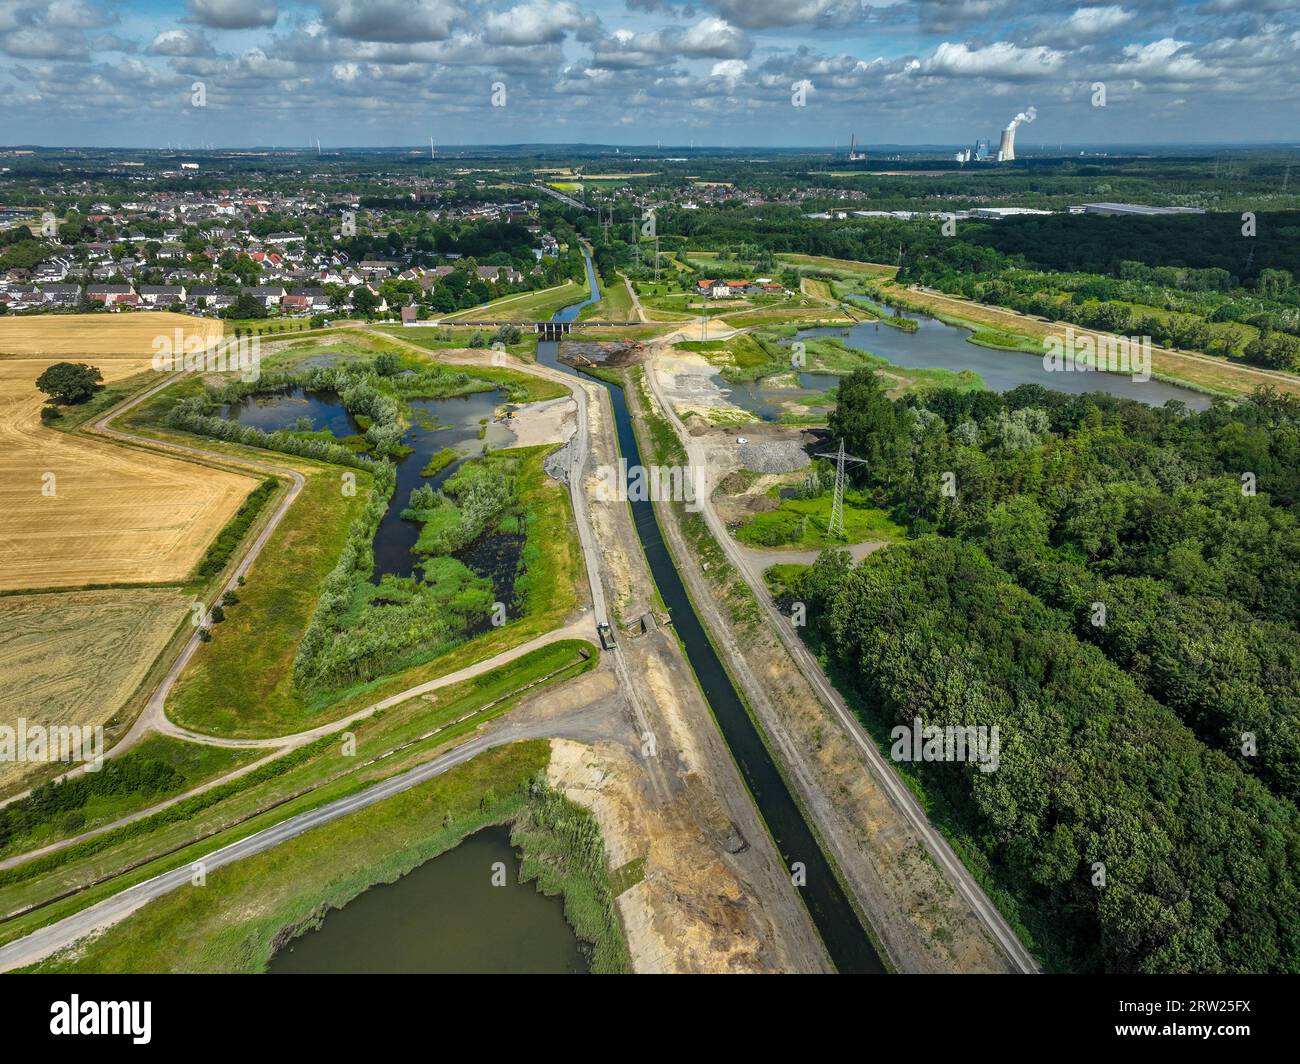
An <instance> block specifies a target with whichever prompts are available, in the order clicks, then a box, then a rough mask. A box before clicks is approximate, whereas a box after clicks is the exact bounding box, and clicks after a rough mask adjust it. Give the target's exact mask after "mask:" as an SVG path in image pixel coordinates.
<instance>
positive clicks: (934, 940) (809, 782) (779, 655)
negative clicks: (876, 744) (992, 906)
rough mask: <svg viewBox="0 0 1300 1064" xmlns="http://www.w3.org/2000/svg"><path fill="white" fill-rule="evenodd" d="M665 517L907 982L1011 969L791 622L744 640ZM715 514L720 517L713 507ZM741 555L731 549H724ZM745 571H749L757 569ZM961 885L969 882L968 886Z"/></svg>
mask: <svg viewBox="0 0 1300 1064" xmlns="http://www.w3.org/2000/svg"><path fill="white" fill-rule="evenodd" d="M657 363H658V353H656V355H655V357H654V359H653V360H652V362H651V364H649V365H648V366H647V377H648V379H650V381H651V383H652V385H655V384H657V383H658V380H662V379H663V378H655V377H654V376H653V365H654V364H657ZM629 396H631V397H632V399H633V401H634V404H635V405H636V406H637V407H640V405H641V399H640V397H639V395H637V393H636V392H635V390H629ZM666 398H667V397H665V399H666ZM675 427H676V428H677V430H678V434H679V436H680V437H681V438H682V439H683V442H684V443H685V445H686V446H687V448H688V451H689V452H690V460H691V461H692V462H693V463H698V464H701V465H703V466H705V468H706V469H708V470H709V473H710V482H711V483H710V489H711V487H712V483H715V482H716V481H715V479H714V474H717V473H720V472H721V473H725V469H723V470H719V469H718V468H716V467H715V466H713V465H711V464H710V460H709V458H708V457H707V456H706V449H705V447H704V446H703V445H702V441H701V439H699V438H696V437H693V436H691V435H690V434H689V433H687V432H685V431H684V426H681V425H680V423H679V424H678V425H677V426H675ZM706 494H707V493H706ZM658 509H659V510H660V523H661V525H662V526H663V527H664V531H665V536H666V538H667V540H668V542H669V544H670V546H671V547H672V550H673V555H674V557H675V558H676V559H677V562H678V566H679V569H680V571H681V573H682V576H683V579H684V580H685V581H686V584H687V586H688V588H689V590H690V592H691V597H692V599H693V600H694V601H695V603H696V606H697V609H699V610H700V612H701V615H702V617H703V619H704V621H705V623H706V625H707V626H708V628H709V631H710V633H711V634H712V635H713V636H714V638H715V640H716V641H717V644H718V649H719V651H720V653H721V654H722V655H723V657H724V658H725V659H726V661H727V664H728V666H729V667H730V669H731V671H732V673H733V675H734V676H735V677H736V679H737V681H738V682H739V684H740V686H741V688H742V690H743V691H744V693H745V695H746V697H747V698H748V699H749V700H750V703H751V705H752V706H753V709H754V712H755V715H756V716H757V717H758V719H759V720H760V721H761V722H762V724H763V727H764V729H765V731H766V733H767V735H768V737H769V739H770V740H771V742H772V743H773V745H774V746H775V747H776V750H777V752H778V754H779V756H780V760H781V762H782V764H783V765H784V767H785V769H786V771H787V773H788V775H789V777H790V779H791V782H792V784H793V786H794V789H795V790H796V791H797V793H798V795H799V798H800V800H801V801H802V803H803V805H804V808H805V809H807V810H808V813H809V815H810V817H811V819H812V821H813V822H814V823H815V825H816V827H817V829H818V831H819V833H820V835H821V837H822V838H823V839H824V840H825V841H826V844H827V848H828V852H829V853H830V854H831V855H832V856H833V858H834V859H835V861H836V863H837V864H838V865H839V867H840V869H841V871H842V873H843V874H844V877H845V879H846V881H847V883H848V886H849V889H850V890H851V892H852V894H853V896H854V897H855V898H856V899H857V901H858V904H859V907H860V908H861V909H862V911H864V912H865V913H866V914H867V915H868V917H869V919H870V921H871V924H872V926H873V928H874V930H875V932H876V934H877V936H878V938H879V940H880V941H881V943H882V944H883V946H884V948H885V952H886V953H887V954H888V956H889V959H890V960H891V961H892V963H893V964H894V965H895V966H896V967H897V968H898V969H900V970H901V971H904V972H1007V971H1010V970H1011V965H1010V963H1009V962H1008V959H1007V956H1006V954H1005V953H1004V951H1003V949H1002V948H1001V946H1000V944H999V943H998V942H996V941H995V939H994V937H993V935H992V934H991V932H990V929H989V927H988V926H987V924H986V922H985V921H984V920H983V919H981V918H980V917H979V916H978V915H977V911H976V908H975V906H973V905H972V903H971V901H970V893H969V892H971V891H975V892H976V894H975V898H976V902H977V903H978V902H981V901H982V904H983V905H988V902H987V899H982V898H981V895H980V892H979V888H978V887H977V886H974V885H973V881H970V877H969V873H967V872H966V871H965V869H963V868H961V867H960V866H957V867H956V868H955V869H953V870H950V871H949V872H948V874H945V872H944V871H941V870H940V867H939V865H938V864H937V863H936V859H935V857H934V856H933V852H934V849H933V847H934V845H935V843H934V842H933V840H932V839H929V838H928V837H927V836H926V835H925V834H924V833H923V832H922V831H920V830H918V828H917V827H916V824H915V823H914V822H913V820H912V819H910V818H909V817H908V816H907V815H906V814H905V813H904V811H903V810H902V809H901V808H900V807H899V804H898V802H899V796H898V794H897V793H896V791H895V789H894V788H891V787H889V786H888V785H887V783H886V782H884V781H882V777H881V776H880V774H879V772H880V770H881V769H880V766H878V765H876V764H875V763H870V764H869V763H868V760H867V758H868V756H869V752H870V751H869V749H868V748H867V747H866V746H864V745H862V743H860V742H858V741H855V736H854V735H852V734H850V732H849V730H848V728H847V726H846V725H845V723H844V720H843V719H842V718H841V717H840V716H839V715H838V714H836V713H835V712H834V711H833V709H832V707H829V706H828V705H827V703H826V702H825V701H824V699H823V697H822V696H821V694H820V693H819V692H818V691H817V690H815V689H814V688H813V686H812V685H811V684H810V682H809V680H808V679H807V678H806V677H805V675H804V673H803V672H802V670H801V668H800V666H799V665H797V664H796V662H795V661H794V660H793V659H792V657H791V656H790V652H789V650H788V648H787V647H786V646H785V645H784V643H783V641H782V640H781V639H780V638H779V637H778V634H777V632H776V630H775V629H774V628H772V627H769V624H775V623H779V622H776V621H774V620H772V619H771V618H770V616H769V617H768V618H767V619H766V620H764V621H763V622H760V623H756V624H754V625H752V626H749V627H746V628H745V629H744V630H743V631H742V630H741V629H740V628H739V627H738V626H737V625H735V624H734V623H733V621H732V620H731V618H730V614H729V613H727V611H725V610H724V609H723V608H722V607H721V606H720V605H719V601H720V599H721V597H722V596H723V595H725V594H727V593H728V592H729V591H730V590H731V589H730V588H729V587H726V586H723V585H721V584H720V583H719V581H718V577H717V574H716V573H712V574H706V573H705V572H703V570H702V569H701V568H700V566H699V564H698V562H697V561H696V560H695V557H694V553H693V552H692V551H691V550H690V549H689V547H688V546H687V544H686V542H685V540H684V538H683V536H682V534H681V530H680V528H679V526H678V519H677V515H676V513H675V511H674V510H673V509H672V508H671V507H668V506H662V505H661V506H659V507H658ZM705 515H706V517H712V516H714V515H713V511H712V509H711V507H706V514H705ZM711 530H712V531H713V532H714V535H715V537H717V536H722V537H726V532H725V530H717V529H713V528H712V525H711ZM720 542H721V540H720ZM734 546H735V545H734V542H733V541H730V540H729V539H728V540H727V543H726V544H725V545H724V548H728V547H729V548H734ZM744 563H745V564H746V566H747V567H748V561H747V560H745V562H744ZM745 578H746V579H747V581H753V583H752V584H751V587H752V588H753V589H754V590H755V593H758V594H764V601H766V595H765V593H764V592H763V591H762V586H761V582H759V581H755V580H754V574H753V573H752V572H747V573H746V574H745ZM732 579H740V577H739V576H738V575H737V576H733V577H732ZM810 667H814V668H815V665H813V666H810ZM859 727H860V726H859ZM856 738H860V736H858V737H856ZM864 742H865V743H868V744H869V743H870V740H869V739H866V740H864ZM871 749H874V748H871ZM883 771H885V772H888V771H890V770H889V769H888V767H885V768H884V769H883ZM922 815H923V814H922ZM931 830H932V829H931ZM955 879H960V880H961V886H960V887H959V886H958V885H957V884H956V883H955V882H954V880H955ZM1004 930H1005V929H1004Z"/></svg>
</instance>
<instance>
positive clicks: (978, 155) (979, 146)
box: [955, 107, 1038, 164]
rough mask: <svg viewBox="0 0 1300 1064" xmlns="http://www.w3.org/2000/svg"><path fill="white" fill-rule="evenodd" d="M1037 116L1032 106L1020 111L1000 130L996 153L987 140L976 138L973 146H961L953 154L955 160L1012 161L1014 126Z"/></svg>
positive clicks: (1030, 120)
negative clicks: (954, 154) (1000, 134)
mask: <svg viewBox="0 0 1300 1064" xmlns="http://www.w3.org/2000/svg"><path fill="white" fill-rule="evenodd" d="M1037 117H1038V111H1037V110H1036V109H1035V108H1033V107H1030V108H1027V109H1026V110H1024V111H1021V112H1020V113H1019V114H1018V115H1016V117H1015V118H1013V119H1012V120H1011V122H1010V123H1009V124H1008V125H1007V128H1006V129H1004V130H1003V131H1002V139H1001V140H1000V141H999V143H998V150H997V154H996V155H994V153H993V152H992V151H991V150H990V147H989V142H988V141H987V140H977V141H976V142H975V147H974V148H962V149H960V150H959V151H958V152H957V154H956V156H955V158H956V160H957V162H959V163H963V164H964V163H969V162H972V161H974V162H977V163H988V162H995V161H996V162H999V163H1010V162H1014V161H1015V158H1016V127H1017V126H1019V125H1021V124H1023V123H1025V122H1032V121H1033V120H1034V119H1035V118H1037Z"/></svg>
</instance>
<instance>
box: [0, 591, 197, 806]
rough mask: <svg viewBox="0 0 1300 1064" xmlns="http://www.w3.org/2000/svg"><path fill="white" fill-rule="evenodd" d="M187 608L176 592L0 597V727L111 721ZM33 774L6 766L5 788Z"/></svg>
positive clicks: (0, 765)
mask: <svg viewBox="0 0 1300 1064" xmlns="http://www.w3.org/2000/svg"><path fill="white" fill-rule="evenodd" d="M187 611H188V599H187V597H186V596H185V595H183V594H182V593H181V592H180V590H179V589H176V588H154V587H140V588H130V589H124V590H105V591H66V592H60V593H57V594H52V595H9V596H0V674H3V675H4V678H5V679H4V684H3V686H2V687H0V724H7V725H9V726H10V727H14V726H15V722H16V721H17V720H18V718H19V717H25V718H26V719H27V720H28V722H29V723H33V724H43V725H49V724H77V725H83V726H86V725H90V726H93V725H97V724H104V723H106V722H107V721H108V720H109V719H110V718H111V717H112V716H113V714H115V713H116V712H117V711H118V710H119V709H121V707H122V704H123V703H124V702H125V701H126V700H127V698H129V697H130V695H131V692H132V691H134V690H135V688H136V686H137V685H138V684H139V683H140V681H141V680H142V679H143V678H144V676H145V673H147V672H148V670H149V666H150V664H151V663H152V662H153V660H154V658H156V657H157V656H158V653H159V652H160V651H161V650H162V648H163V646H164V645H165V644H166V642H167V639H168V637H169V636H170V635H171V633H172V631H173V630H174V628H175V627H176V625H177V624H179V623H180V621H181V619H182V617H183V616H184V615H185V614H186V612H187ZM37 767H38V768H39V766H37ZM28 769H29V766H24V765H21V764H15V763H13V762H5V761H0V788H5V787H7V786H10V785H12V784H15V783H17V782H18V781H19V780H20V779H21V778H22V776H23V775H24V774H25V770H28Z"/></svg>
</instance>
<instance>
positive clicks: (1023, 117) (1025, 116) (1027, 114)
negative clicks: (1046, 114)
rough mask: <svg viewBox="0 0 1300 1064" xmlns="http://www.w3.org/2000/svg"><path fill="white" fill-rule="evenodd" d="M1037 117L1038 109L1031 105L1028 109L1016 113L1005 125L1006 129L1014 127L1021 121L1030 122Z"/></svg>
mask: <svg viewBox="0 0 1300 1064" xmlns="http://www.w3.org/2000/svg"><path fill="white" fill-rule="evenodd" d="M1037 117H1038V109H1037V108H1036V107H1031V108H1030V109H1029V110H1028V111H1021V112H1020V113H1019V114H1018V115H1016V117H1015V118H1013V119H1012V120H1011V124H1010V125H1009V126H1007V129H1015V128H1016V126H1018V125H1020V123H1021V122H1032V121H1033V120H1034V119H1035V118H1037Z"/></svg>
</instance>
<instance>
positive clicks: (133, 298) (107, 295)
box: [86, 284, 140, 307]
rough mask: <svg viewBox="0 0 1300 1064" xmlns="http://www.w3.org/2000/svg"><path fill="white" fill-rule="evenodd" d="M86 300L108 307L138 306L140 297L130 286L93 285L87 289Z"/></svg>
mask: <svg viewBox="0 0 1300 1064" xmlns="http://www.w3.org/2000/svg"><path fill="white" fill-rule="evenodd" d="M86 298H87V299H90V300H93V301H94V302H96V303H103V304H104V306H106V307H115V306H119V305H125V306H137V305H139V303H140V297H139V296H138V295H136V291H135V289H134V288H132V287H131V286H130V285H129V284H92V285H91V286H90V287H89V288H87V289H86Z"/></svg>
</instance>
